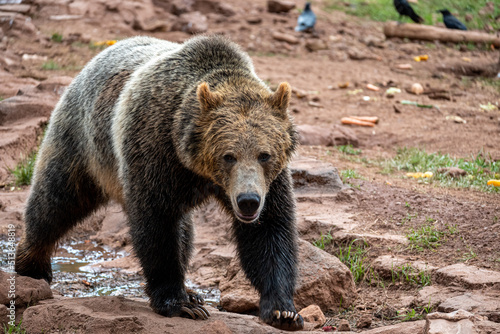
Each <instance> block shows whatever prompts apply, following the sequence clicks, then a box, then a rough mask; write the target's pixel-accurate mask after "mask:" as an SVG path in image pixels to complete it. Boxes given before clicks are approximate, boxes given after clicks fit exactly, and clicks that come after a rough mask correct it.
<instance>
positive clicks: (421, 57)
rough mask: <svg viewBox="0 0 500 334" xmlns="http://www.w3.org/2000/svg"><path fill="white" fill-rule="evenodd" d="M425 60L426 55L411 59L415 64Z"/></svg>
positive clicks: (427, 57)
mask: <svg viewBox="0 0 500 334" xmlns="http://www.w3.org/2000/svg"><path fill="white" fill-rule="evenodd" d="M427 59H429V56H428V55H421V56H417V57H414V58H413V60H415V61H416V62H419V61H427Z"/></svg>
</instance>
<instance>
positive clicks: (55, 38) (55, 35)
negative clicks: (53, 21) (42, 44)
mask: <svg viewBox="0 0 500 334" xmlns="http://www.w3.org/2000/svg"><path fill="white" fill-rule="evenodd" d="M50 39H51V40H52V41H53V42H56V43H61V42H62V40H63V35H62V34H59V33H57V32H56V33H53V34H52V37H50Z"/></svg>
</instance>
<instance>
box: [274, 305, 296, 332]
mask: <svg viewBox="0 0 500 334" xmlns="http://www.w3.org/2000/svg"><path fill="white" fill-rule="evenodd" d="M268 323H269V324H270V325H271V326H273V327H276V328H279V329H284V330H287V331H298V330H301V329H303V328H304V319H303V318H302V316H301V315H300V314H298V313H297V312H294V311H279V310H275V311H273V317H272V319H271V321H270V322H268Z"/></svg>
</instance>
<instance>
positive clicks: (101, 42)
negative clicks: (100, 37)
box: [94, 39, 116, 46]
mask: <svg viewBox="0 0 500 334" xmlns="http://www.w3.org/2000/svg"><path fill="white" fill-rule="evenodd" d="M115 43H116V40H114V39H113V40H108V41H99V42H95V43H94V45H95V46H101V45H108V46H110V45H113V44H115Z"/></svg>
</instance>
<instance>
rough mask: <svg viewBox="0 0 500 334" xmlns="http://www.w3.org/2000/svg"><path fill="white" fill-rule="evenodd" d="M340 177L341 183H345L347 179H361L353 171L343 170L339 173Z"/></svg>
mask: <svg viewBox="0 0 500 334" xmlns="http://www.w3.org/2000/svg"><path fill="white" fill-rule="evenodd" d="M340 177H341V178H342V181H343V182H346V181H347V180H348V179H362V178H363V177H362V176H361V175H359V174H358V172H357V171H355V170H354V169H345V170H342V171H340Z"/></svg>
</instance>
